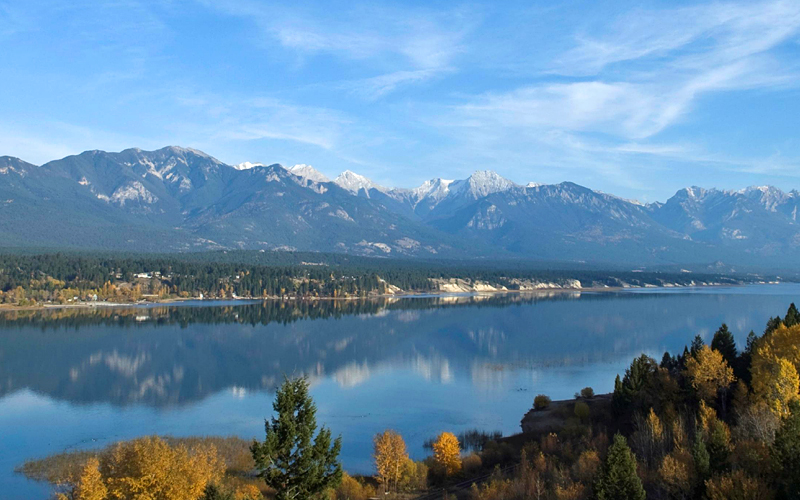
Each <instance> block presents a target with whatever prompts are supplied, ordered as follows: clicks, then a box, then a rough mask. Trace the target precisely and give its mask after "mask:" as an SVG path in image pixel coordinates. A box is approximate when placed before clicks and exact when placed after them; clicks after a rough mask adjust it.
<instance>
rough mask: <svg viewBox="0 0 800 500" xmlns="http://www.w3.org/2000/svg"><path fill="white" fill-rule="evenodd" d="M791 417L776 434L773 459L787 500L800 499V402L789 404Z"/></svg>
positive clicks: (787, 418)
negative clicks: (791, 499) (788, 499)
mask: <svg viewBox="0 0 800 500" xmlns="http://www.w3.org/2000/svg"><path fill="white" fill-rule="evenodd" d="M789 411H790V413H789V416H788V417H786V419H785V420H784V421H783V423H782V424H781V427H780V428H779V429H778V432H776V433H775V442H774V443H773V445H772V459H773V461H774V466H775V471H776V473H777V477H778V478H779V482H780V486H781V489H782V490H783V494H784V497H785V498H800V402H798V401H792V402H791V403H790V404H789Z"/></svg>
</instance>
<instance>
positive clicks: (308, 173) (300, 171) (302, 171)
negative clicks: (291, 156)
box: [287, 163, 331, 182]
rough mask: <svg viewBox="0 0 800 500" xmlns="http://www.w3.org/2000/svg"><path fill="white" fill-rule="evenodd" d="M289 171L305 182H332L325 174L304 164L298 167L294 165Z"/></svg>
mask: <svg viewBox="0 0 800 500" xmlns="http://www.w3.org/2000/svg"><path fill="white" fill-rule="evenodd" d="M287 170H288V171H289V172H291V173H293V174H294V175H296V176H298V177H300V178H301V179H303V180H309V181H314V182H330V181H331V180H330V179H328V178H327V177H326V176H325V174H323V173H322V172H320V171H319V170H317V169H316V168H314V167H312V166H311V165H305V164H303V163H300V164H298V165H294V166H293V167H289V168H288V169H287Z"/></svg>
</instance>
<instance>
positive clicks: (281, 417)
mask: <svg viewBox="0 0 800 500" xmlns="http://www.w3.org/2000/svg"><path fill="white" fill-rule="evenodd" d="M272 407H273V409H274V410H275V413H276V414H277V415H276V416H273V417H272V420H271V421H266V422H265V425H264V427H265V430H266V439H265V440H264V442H263V443H259V442H258V441H254V442H253V444H252V446H251V447H250V450H251V451H252V453H253V459H254V460H255V463H256V469H257V470H258V472H259V475H260V476H261V477H263V478H264V481H265V482H266V484H267V486H269V487H271V488H274V489H275V490H276V495H275V498H276V500H300V499H303V500H305V499H314V498H320V496H321V494H322V493H323V492H324V491H325V490H326V489H328V488H332V487H335V486H337V485H338V484H339V483H340V482H341V480H342V465H341V463H339V460H338V457H339V452H340V451H341V448H342V439H341V437H339V438H336V440H334V441H333V444H331V431H330V430H329V429H326V428H325V427H322V428H321V429H320V431H319V433H317V435H316V437H314V433H316V431H317V419H316V413H317V408H316V406H315V405H314V402H313V400H312V399H311V396H310V395H309V393H308V382H307V381H306V379H305V378H298V379H286V380H285V381H284V383H283V385H282V386H281V388H280V389H278V393H277V394H276V395H275V402H274V403H273V405H272ZM312 439H313V444H312Z"/></svg>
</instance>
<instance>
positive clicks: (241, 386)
mask: <svg viewBox="0 0 800 500" xmlns="http://www.w3.org/2000/svg"><path fill="white" fill-rule="evenodd" d="M775 302H776V301H775V300H774V297H773V296H771V295H762V294H755V295H742V294H735V293H734V294H727V293H718V294H705V295H692V294H675V293H670V294H627V293H626V294H619V293H592V294H586V293H584V294H580V293H554V294H550V295H542V294H535V295H518V294H508V295H493V296H466V297H465V296H460V297H429V298H413V299H387V300H365V301H306V302H282V301H267V302H263V303H256V304H243V305H230V304H227V305H221V306H218V307H207V306H206V307H193V306H191V305H189V306H158V307H149V308H128V309H125V308H123V309H104V308H99V309H92V310H86V309H61V310H48V311H39V312H26V311H20V312H6V313H4V314H2V315H0V331H1V332H2V335H0V359H2V361H3V362H2V365H0V396H2V395H4V394H8V393H11V392H14V391H16V390H19V389H22V388H29V389H33V390H35V391H37V392H40V393H45V394H48V395H49V396H51V397H55V398H57V399H62V400H68V401H71V402H78V403H91V402H110V403H112V404H115V405H128V404H133V403H136V404H146V405H151V406H172V405H181V404H186V403H191V402H193V401H197V400H199V399H202V398H204V397H207V396H208V395H210V394H213V393H216V392H218V391H220V390H223V389H227V388H230V387H235V388H236V390H238V391H263V390H271V389H273V388H274V387H275V385H276V384H277V383H278V382H279V381H280V380H281V379H282V377H283V376H284V375H285V374H304V375H307V376H309V377H311V378H312V379H318V378H323V377H328V376H330V377H331V378H332V379H333V380H334V381H335V382H336V383H338V384H339V385H340V386H342V387H356V386H358V385H360V384H362V383H364V381H366V380H368V379H369V378H370V377H371V375H372V374H373V373H374V372H375V371H376V370H378V369H380V368H381V367H383V368H386V367H408V368H411V369H412V370H413V371H414V372H416V373H418V374H420V375H421V376H422V377H423V378H424V379H425V380H428V381H435V382H439V383H448V382H450V381H452V380H453V378H454V377H456V376H457V375H456V374H457V373H464V374H465V375H466V376H468V377H469V379H470V380H472V382H473V384H475V386H476V387H477V388H480V389H483V390H493V389H499V388H501V387H503V386H504V384H505V381H506V380H507V378H508V376H507V373H508V372H509V371H511V370H516V369H533V368H541V367H553V366H584V365H589V364H594V363H602V362H608V361H613V360H617V359H620V358H621V357H623V356H630V355H634V354H636V353H638V352H641V351H656V352H659V351H662V350H664V349H666V348H672V349H676V348H680V346H682V345H683V344H684V343H686V342H687V341H688V339H689V338H690V336H691V335H694V334H700V335H701V336H704V337H708V336H710V335H711V332H713V330H714V328H716V325H718V324H719V323H721V322H722V321H727V322H728V323H729V324H731V325H732V326H734V327H738V331H737V333H738V334H739V336H740V337H743V336H744V335H745V334H746V333H747V332H746V331H745V330H746V329H747V328H748V325H752V327H754V328H759V327H760V326H759V325H760V324H761V323H763V321H762V320H763V318H766V317H767V316H768V315H769V314H771V313H772V311H773V310H775V312H776V313H777V312H778V311H780V308H781V307H782V306H779V307H778V308H777V310H776V309H775V308H769V307H767V304H774V303H775ZM755 311H758V313H757V314H758V316H756V317H757V318H758V320H757V321H758V324H757V325H756V324H754V312H755ZM732 315H735V316H736V317H732ZM715 317H717V318H719V319H718V320H714V319H713V318H715ZM674 332H683V333H682V334H681V335H680V336H679V337H677V338H673V337H672V334H673V333H674Z"/></svg>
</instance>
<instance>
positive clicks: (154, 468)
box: [100, 436, 225, 500]
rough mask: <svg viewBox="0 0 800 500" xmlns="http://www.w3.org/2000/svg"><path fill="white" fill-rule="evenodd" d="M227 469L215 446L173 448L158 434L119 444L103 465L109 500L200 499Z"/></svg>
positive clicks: (102, 470) (102, 472) (181, 446)
mask: <svg viewBox="0 0 800 500" xmlns="http://www.w3.org/2000/svg"><path fill="white" fill-rule="evenodd" d="M224 470H225V465H224V463H223V461H222V460H221V459H220V458H219V456H218V455H217V450H216V448H215V447H213V446H197V447H193V448H192V449H189V448H187V447H186V446H184V445H178V446H175V447H172V446H170V445H169V444H167V443H166V442H165V441H164V440H162V439H161V438H159V437H157V436H152V437H144V438H140V439H135V440H133V441H127V442H124V443H119V444H117V445H116V446H115V447H114V449H113V450H112V451H111V453H109V455H108V456H107V457H104V459H103V461H102V462H101V464H100V472H101V474H102V476H103V478H104V479H105V482H106V485H107V487H108V498H109V499H110V500H134V499H136V500H139V499H147V500H197V498H199V497H200V496H201V495H202V494H203V490H204V489H205V487H206V485H207V484H208V483H210V482H217V481H219V480H220V479H222V476H223V473H224Z"/></svg>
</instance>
